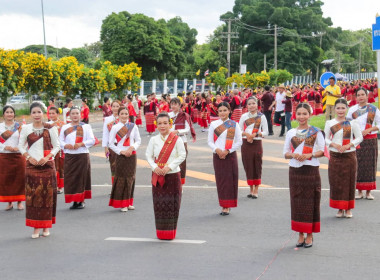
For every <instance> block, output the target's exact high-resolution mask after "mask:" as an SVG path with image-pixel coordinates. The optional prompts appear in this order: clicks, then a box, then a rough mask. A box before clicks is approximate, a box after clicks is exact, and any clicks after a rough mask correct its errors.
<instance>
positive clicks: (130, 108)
mask: <svg viewBox="0 0 380 280" xmlns="http://www.w3.org/2000/svg"><path fill="white" fill-rule="evenodd" d="M126 100H127V104H126V108H127V109H128V112H129V121H130V122H131V123H134V122H135V119H136V116H137V113H136V111H135V107H134V106H133V103H132V101H133V95H132V94H128V95H127V96H126Z"/></svg>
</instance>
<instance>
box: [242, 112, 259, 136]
mask: <svg viewBox="0 0 380 280" xmlns="http://www.w3.org/2000/svg"><path fill="white" fill-rule="evenodd" d="M262 115H263V114H261V113H257V116H256V117H255V118H249V119H247V120H246V121H245V122H244V131H245V130H246V129H247V127H248V126H250V125H251V124H255V125H254V127H253V129H252V133H251V134H253V133H258V132H259V129H260V125H261V116H262Z"/></svg>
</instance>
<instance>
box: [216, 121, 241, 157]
mask: <svg viewBox="0 0 380 280" xmlns="http://www.w3.org/2000/svg"><path fill="white" fill-rule="evenodd" d="M235 129H236V122H235V121H233V120H227V121H225V122H224V123H222V124H221V125H219V126H218V127H217V128H215V130H214V142H215V141H216V140H217V139H218V138H219V136H220V135H221V134H222V133H223V132H224V131H226V130H227V137H226V144H225V149H226V150H229V149H231V148H232V144H233V142H234V138H235Z"/></svg>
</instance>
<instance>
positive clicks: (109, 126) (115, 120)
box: [107, 119, 119, 131]
mask: <svg viewBox="0 0 380 280" xmlns="http://www.w3.org/2000/svg"><path fill="white" fill-rule="evenodd" d="M118 123H119V119H114V120H113V121H112V122H109V123H108V124H107V129H108V131H111V129H112V127H113V126H114V125H115V124H118Z"/></svg>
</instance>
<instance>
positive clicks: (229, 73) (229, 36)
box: [227, 19, 231, 77]
mask: <svg viewBox="0 0 380 280" xmlns="http://www.w3.org/2000/svg"><path fill="white" fill-rule="evenodd" d="M227 69H228V77H230V76H231V19H229V20H228V34H227Z"/></svg>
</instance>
